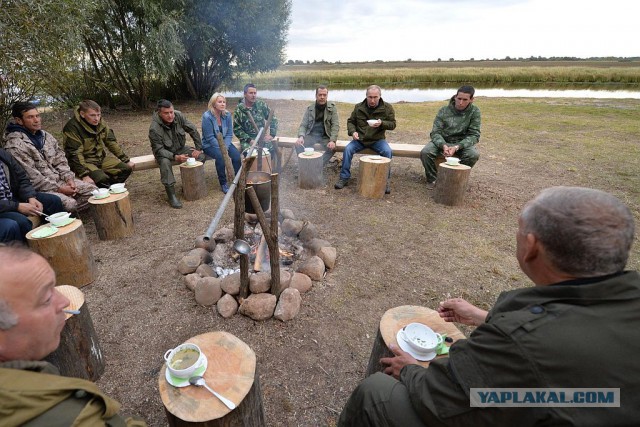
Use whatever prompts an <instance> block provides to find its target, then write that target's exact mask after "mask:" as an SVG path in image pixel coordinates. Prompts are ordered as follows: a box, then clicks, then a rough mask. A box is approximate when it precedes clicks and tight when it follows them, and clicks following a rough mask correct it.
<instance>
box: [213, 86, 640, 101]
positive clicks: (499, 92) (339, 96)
mask: <svg viewBox="0 0 640 427" xmlns="http://www.w3.org/2000/svg"><path fill="white" fill-rule="evenodd" d="M457 89H458V87H457V86H456V87H452V88H449V89H385V88H382V99H384V100H385V101H386V102H391V103H397V102H403V101H404V102H426V101H443V100H446V99H449V98H451V97H452V96H453V95H455V93H456V90H457ZM224 95H225V96H226V97H236V98H238V97H242V91H233V92H224ZM258 96H259V97H260V98H266V99H294V100H299V101H313V100H315V92H314V90H313V89H310V90H309V89H304V90H301V89H282V90H280V89H276V90H273V89H264V90H260V88H258ZM475 96H477V97H487V98H592V99H595V98H616V99H625V98H628V99H640V91H638V90H594V89H583V90H581V89H577V90H574V89H558V90H553V89H497V88H491V89H476V94H475ZM364 98H365V91H364V90H363V89H331V88H329V99H330V100H331V101H337V102H347V103H350V104H355V103H357V102H360V101H362V100H364Z"/></svg>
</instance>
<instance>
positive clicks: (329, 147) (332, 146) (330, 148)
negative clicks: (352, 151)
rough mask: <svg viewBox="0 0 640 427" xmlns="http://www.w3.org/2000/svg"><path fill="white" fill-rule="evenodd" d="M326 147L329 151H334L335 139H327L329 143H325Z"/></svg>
mask: <svg viewBox="0 0 640 427" xmlns="http://www.w3.org/2000/svg"><path fill="white" fill-rule="evenodd" d="M327 148H328V149H329V150H331V151H336V142H335V141H329V143H328V144H327Z"/></svg>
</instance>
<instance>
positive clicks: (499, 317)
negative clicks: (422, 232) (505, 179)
mask: <svg viewBox="0 0 640 427" xmlns="http://www.w3.org/2000/svg"><path fill="white" fill-rule="evenodd" d="M633 241H634V217H633V214H632V213H631V211H630V210H629V208H627V207H626V206H625V205H624V204H623V203H622V202H621V201H620V200H619V199H617V198H615V197H614V196H612V195H610V194H607V193H605V192H603V191H599V190H592V189H588V188H578V187H554V188H549V189H546V190H544V191H542V192H541V193H540V194H539V195H538V196H537V197H535V198H534V199H533V200H532V201H530V202H529V203H528V204H527V205H526V206H525V207H524V209H523V210H522V213H521V215H520V218H519V221H518V231H517V233H516V258H517V260H518V263H519V264H520V268H521V269H522V271H523V272H524V273H525V274H526V275H527V276H528V277H529V278H530V279H531V281H533V283H534V284H535V286H534V287H526V288H522V289H516V290H512V291H508V292H504V293H502V294H501V295H500V296H499V297H498V300H497V301H496V303H495V305H494V306H493V309H491V311H489V312H486V311H485V310H482V309H480V308H478V307H475V306H473V305H471V304H470V303H468V302H466V301H465V300H463V299H460V298H454V299H450V300H447V301H444V302H442V303H440V307H438V312H439V313H440V317H442V318H443V319H444V320H445V321H447V322H460V323H464V324H467V325H474V326H477V328H476V329H475V330H474V331H473V332H472V333H471V336H470V337H469V338H468V339H465V340H459V341H457V342H455V343H453V344H452V345H451V347H450V349H449V357H445V358H439V359H435V360H433V361H431V363H430V364H429V367H428V368H423V367H422V366H420V365H418V364H417V361H416V360H415V359H414V358H413V357H411V356H410V355H409V354H408V353H405V352H404V351H402V350H401V349H399V348H397V347H396V346H390V349H391V351H392V352H393V353H394V355H395V356H394V357H389V358H382V359H381V360H380V362H381V363H382V364H383V365H386V366H387V367H386V368H385V370H384V372H385V373H384V374H383V373H376V374H374V375H371V376H370V377H368V378H367V379H365V380H364V381H363V382H362V383H361V384H360V385H359V386H358V388H357V389H356V390H355V391H354V393H353V394H352V395H351V398H350V399H349V401H348V402H347V405H346V406H345V408H344V410H343V411H342V414H341V416H340V420H339V422H338V426H341V427H344V426H358V427H361V426H402V427H413V426H461V427H463V426H464V427H466V426H539V425H548V426H559V425H572V426H605V425H607V426H614V425H615V426H622V425H628V426H632V425H633V426H635V425H639V424H640V385H638V378H640V363H638V352H639V351H640V345H639V344H638V343H640V316H638V313H640V275H639V274H638V272H637V271H625V270H624V268H625V265H626V264H627V260H628V258H629V252H630V250H631V245H632V243H633ZM392 376H393V377H392ZM394 378H395V379H394ZM523 388H525V389H528V390H531V389H536V390H541V391H539V392H538V393H545V394H546V396H549V400H548V401H546V400H543V401H542V402H535V403H542V404H544V403H547V404H548V406H547V407H544V406H543V407H540V406H536V405H519V406H520V407H513V406H509V405H508V401H505V402H500V401H494V402H493V403H497V405H489V406H487V407H484V406H482V405H481V403H482V397H481V393H487V394H488V393H492V392H493V393H496V394H497V395H500V394H501V392H505V393H509V392H516V391H518V389H520V399H523V398H524V395H525V391H527V390H522V389H523ZM603 388H610V389H611V388H612V389H614V390H617V391H618V393H619V394H618V397H619V400H618V401H617V402H616V398H615V394H608V395H607V401H609V402H610V403H611V405H603V404H599V405H598V404H593V405H586V406H590V407H580V406H585V405H580V404H578V405H573V406H572V405H554V404H553V403H554V401H553V400H551V397H550V395H551V393H554V394H555V396H556V397H557V396H559V395H560V393H561V392H564V393H566V395H567V396H566V397H567V401H569V400H570V399H571V402H570V403H574V402H573V399H574V398H576V397H577V398H578V399H579V398H580V395H575V394H573V392H572V391H571V389H583V392H584V393H583V402H585V403H594V402H589V401H588V400H584V395H586V394H588V393H598V392H602V391H603V390H602V389H603ZM563 390H567V391H563ZM485 396H486V394H485ZM503 396H504V395H503ZM537 396H543V395H537ZM578 402H579V401H576V402H575V403H578ZM505 403H506V404H505ZM511 403H513V402H511ZM525 403H526V401H525ZM555 403H558V401H557V400H556V401H555ZM562 403H564V402H562ZM600 403H603V402H600ZM605 403H606V402H605ZM616 403H617V404H616ZM596 406H599V407H596Z"/></svg>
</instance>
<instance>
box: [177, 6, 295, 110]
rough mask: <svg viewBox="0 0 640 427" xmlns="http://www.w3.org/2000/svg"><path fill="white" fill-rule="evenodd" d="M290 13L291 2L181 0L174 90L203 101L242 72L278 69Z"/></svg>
mask: <svg viewBox="0 0 640 427" xmlns="http://www.w3.org/2000/svg"><path fill="white" fill-rule="evenodd" d="M290 13H291V0H263V1H260V0H185V5H184V18H183V25H182V28H183V36H182V41H183V43H184V47H185V50H186V55H185V56H184V57H183V58H181V59H180V60H178V61H177V69H178V71H179V79H178V82H177V86H178V88H177V91H178V93H180V92H185V91H186V93H188V95H189V96H190V97H191V98H194V99H204V98H206V97H208V96H210V95H211V93H212V92H214V91H215V90H217V89H218V88H219V87H220V86H221V85H222V84H223V83H231V82H233V81H234V80H235V79H236V78H237V76H238V75H239V74H240V73H242V72H247V73H257V72H264V71H270V70H274V69H276V68H277V67H278V66H279V65H280V64H282V62H283V61H284V54H283V51H284V47H285V44H286V34H287V31H288V28H289V23H290V20H289V16H290ZM296 63H297V61H296Z"/></svg>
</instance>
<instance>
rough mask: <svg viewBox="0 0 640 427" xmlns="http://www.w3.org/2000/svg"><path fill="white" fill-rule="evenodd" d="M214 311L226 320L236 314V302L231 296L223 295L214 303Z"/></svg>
mask: <svg viewBox="0 0 640 427" xmlns="http://www.w3.org/2000/svg"><path fill="white" fill-rule="evenodd" d="M216 310H218V314H220V316H222V317H224V318H225V319H228V318H230V317H231V316H233V315H234V314H236V313H237V312H238V301H236V299H235V298H234V297H233V296H231V295H229V294H225V295H224V296H223V297H222V298H220V299H219V300H218V302H217V303H216Z"/></svg>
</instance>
